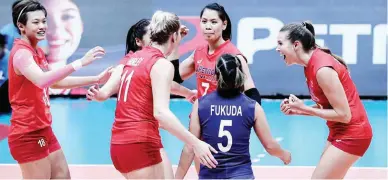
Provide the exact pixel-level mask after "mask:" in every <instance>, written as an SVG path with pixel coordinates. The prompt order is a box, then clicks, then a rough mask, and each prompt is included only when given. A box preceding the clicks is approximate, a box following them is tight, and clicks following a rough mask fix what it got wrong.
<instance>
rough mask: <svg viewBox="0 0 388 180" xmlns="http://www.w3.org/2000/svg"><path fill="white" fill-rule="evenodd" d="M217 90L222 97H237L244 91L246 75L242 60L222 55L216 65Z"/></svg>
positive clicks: (229, 55)
mask: <svg viewBox="0 0 388 180" xmlns="http://www.w3.org/2000/svg"><path fill="white" fill-rule="evenodd" d="M216 77H217V90H218V92H219V93H220V94H221V95H222V96H229V97H230V96H235V95H237V94H239V93H241V92H242V91H243V90H244V82H245V74H244V73H243V71H242V66H241V62H240V59H239V58H238V57H237V56H233V55H231V54H224V55H222V56H221V57H220V58H219V59H218V60H217V63H216Z"/></svg>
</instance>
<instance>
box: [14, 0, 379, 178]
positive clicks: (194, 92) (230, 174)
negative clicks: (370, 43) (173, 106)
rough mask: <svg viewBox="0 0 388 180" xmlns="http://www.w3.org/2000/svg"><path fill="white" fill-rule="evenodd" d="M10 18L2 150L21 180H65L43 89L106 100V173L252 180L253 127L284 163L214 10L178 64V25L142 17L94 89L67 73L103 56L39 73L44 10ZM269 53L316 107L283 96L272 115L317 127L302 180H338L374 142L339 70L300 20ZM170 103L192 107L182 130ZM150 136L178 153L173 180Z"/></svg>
mask: <svg viewBox="0 0 388 180" xmlns="http://www.w3.org/2000/svg"><path fill="white" fill-rule="evenodd" d="M12 18H13V23H14V25H15V26H16V27H17V28H18V30H19V33H20V34H21V38H18V39H15V41H14V46H13V47H12V50H11V53H10V57H9V65H8V69H9V70H8V72H9V99H10V103H11V107H12V110H13V113H12V116H11V128H10V133H9V135H8V143H9V148H10V152H11V155H12V157H13V158H14V159H15V160H16V161H17V162H18V163H19V165H20V169H21V172H22V176H23V178H26V179H37V178H45V179H50V178H55V179H57V178H61V179H70V178H71V176H70V171H69V168H68V164H67V161H66V158H65V156H64V153H63V151H62V148H61V146H60V143H59V142H58V140H57V139H56V136H55V134H54V132H53V130H52V128H51V124H52V116H51V112H50V100H49V94H48V89H49V88H53V89H67V88H75V87H83V86H90V88H89V89H88V92H87V95H86V97H87V99H89V100H94V101H104V100H106V99H108V98H110V97H112V96H113V95H117V103H116V109H115V117H114V123H113V126H112V137H111V143H110V155H111V160H112V162H113V165H114V167H115V168H116V170H117V171H119V172H120V173H121V174H122V175H123V176H124V177H125V178H127V179H133V178H144V179H146V178H147V179H148V178H151V179H164V178H165V179H173V178H177V179H183V178H184V177H185V175H186V173H187V172H188V170H189V168H190V166H191V164H192V162H193V161H194V163H195V168H196V171H197V173H198V177H199V178H200V179H255V176H254V173H253V170H252V162H251V157H250V152H249V145H250V143H249V142H250V135H251V130H252V129H253V130H254V131H255V133H256V135H257V137H258V139H259V140H260V142H261V144H262V145H263V147H264V148H265V150H266V152H268V153H269V154H270V155H272V156H275V157H277V158H279V159H280V160H281V161H282V162H284V164H285V165H288V164H289V163H290V162H291V153H290V152H289V151H287V150H285V149H283V148H282V147H281V146H280V145H279V144H278V142H277V141H276V140H275V139H274V138H273V137H272V135H271V132H270V128H269V125H268V123H267V119H266V116H265V112H264V110H263V108H262V107H261V96H260V93H259V90H258V89H257V88H256V86H255V84H254V81H253V79H252V76H251V75H250V72H249V66H248V63H247V59H246V58H245V56H244V54H242V53H241V52H240V51H239V50H238V49H237V48H236V46H235V45H234V44H233V43H232V42H231V38H232V37H231V34H232V24H231V21H230V18H229V16H228V14H227V12H226V10H225V9H224V7H223V6H222V5H220V4H218V3H211V4H208V5H206V6H205V7H204V8H203V9H202V10H201V12H200V27H201V31H202V35H203V37H204V39H205V40H206V43H204V44H200V45H198V46H197V47H195V50H194V51H193V53H192V54H191V55H190V56H189V57H188V58H186V59H185V60H183V61H181V62H180V61H179V53H178V47H179V44H180V41H181V40H182V38H184V37H185V36H186V35H187V34H188V33H189V29H188V28H186V27H185V26H183V25H182V24H181V22H180V20H179V17H178V16H177V15H175V14H174V13H171V12H165V11H156V12H155V13H154V14H153V16H152V18H151V19H142V20H140V21H138V22H137V23H136V24H134V25H132V26H131V28H130V29H129V30H128V34H127V38H126V51H125V55H124V57H122V59H121V60H120V62H119V63H118V64H116V65H114V67H113V68H107V69H106V70H105V71H103V72H102V73H101V74H100V75H99V76H98V77H99V78H98V79H95V78H90V77H80V76H77V77H72V76H69V75H70V74H71V73H73V72H75V71H77V70H79V69H81V68H82V67H84V66H87V65H89V64H91V63H93V62H94V61H96V60H98V59H101V58H102V60H103V56H104V55H105V50H104V49H103V48H102V47H95V48H92V49H90V50H89V51H88V52H87V53H86V54H85V55H84V56H83V57H82V58H80V59H78V60H75V61H74V62H72V63H69V64H67V65H64V66H62V67H59V68H56V69H50V68H49V66H48V63H47V60H46V58H45V55H44V53H43V51H42V49H40V48H39V47H38V46H37V43H38V42H39V41H41V40H44V39H45V32H46V29H47V23H46V18H47V12H46V9H45V7H44V6H43V5H42V4H40V3H39V2H38V1H36V0H17V1H16V2H14V4H13V6H12ZM276 50H277V51H278V52H279V53H280V55H281V57H282V58H283V59H284V61H285V63H286V64H287V65H293V64H296V65H300V66H303V67H304V73H305V76H306V79H307V86H308V88H309V92H310V95H311V98H312V100H313V101H314V102H316V104H315V105H314V106H307V105H305V104H304V103H303V101H302V100H300V99H299V98H297V97H296V96H294V95H292V94H291V95H290V96H289V98H286V99H284V100H283V101H282V103H281V105H280V111H281V112H282V113H284V114H286V115H306V116H316V117H320V118H322V119H324V120H326V121H327V126H328V128H329V130H330V131H329V136H328V138H327V143H326V147H325V149H324V150H323V153H322V156H321V159H320V161H319V163H318V165H317V167H316V168H315V170H314V172H313V174H312V178H320V179H325V178H339V179H341V178H344V176H345V175H346V173H347V171H348V170H349V168H350V167H351V166H352V165H353V164H354V163H355V162H356V161H357V160H358V159H359V158H360V157H362V156H363V155H364V153H365V152H366V151H367V149H368V147H369V145H370V142H371V140H372V136H373V134H372V128H371V126H370V124H369V120H368V117H367V114H366V111H365V108H364V106H363V104H362V102H361V100H360V97H359V95H358V92H357V89H356V87H355V85H354V83H353V81H352V79H351V78H350V75H349V72H348V69H347V66H346V64H345V63H344V61H343V60H342V58H341V57H339V56H337V55H335V54H332V53H331V52H330V50H328V49H326V48H323V47H319V46H318V45H317V44H316V43H315V31H314V27H313V25H312V24H311V23H310V22H302V23H290V24H287V25H285V26H284V27H283V28H282V29H281V30H280V32H279V34H278V38H277V48H276ZM193 75H195V77H196V81H197V87H196V89H188V88H186V87H184V86H183V85H182V84H181V83H182V82H183V81H185V80H186V79H188V78H190V77H191V76H193ZM96 83H98V84H99V85H95V84H96ZM171 94H175V95H179V96H183V97H185V98H186V99H187V100H188V101H190V102H191V103H192V104H193V105H192V112H191V113H190V114H188V116H189V117H190V124H189V128H188V129H187V128H186V127H184V126H183V125H182V124H181V122H180V120H179V119H178V118H177V117H176V116H175V114H174V113H173V112H172V111H171V110H170V109H169V103H170V95H171ZM160 128H162V129H164V130H167V131H168V132H169V133H171V134H172V135H174V136H176V137H177V138H178V139H180V140H181V141H183V142H184V143H185V146H184V148H183V150H182V154H181V157H180V161H179V165H178V167H177V169H176V172H175V174H174V172H173V169H172V165H171V163H170V161H169V160H168V157H167V155H166V152H165V151H164V148H163V144H162V141H161V137H160V134H159V130H160ZM306 158H308V157H306Z"/></svg>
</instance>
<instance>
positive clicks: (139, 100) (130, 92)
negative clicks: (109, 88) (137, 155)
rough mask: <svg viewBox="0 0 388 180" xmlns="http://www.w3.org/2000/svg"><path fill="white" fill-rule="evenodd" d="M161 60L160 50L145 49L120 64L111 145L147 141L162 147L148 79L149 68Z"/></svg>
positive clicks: (129, 55)
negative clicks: (122, 67)
mask: <svg viewBox="0 0 388 180" xmlns="http://www.w3.org/2000/svg"><path fill="white" fill-rule="evenodd" d="M161 58H164V55H163V54H162V52H161V51H159V50H158V49H156V48H153V47H145V48H143V49H142V50H140V51H137V52H135V53H132V52H131V53H129V54H127V55H126V56H125V57H124V59H123V60H121V61H120V63H121V64H123V65H124V70H123V74H122V75H121V83H120V87H119V92H118V95H117V106H116V112H115V122H114V123H113V127H112V141H111V143H112V144H130V143H139V142H151V143H156V144H157V145H158V146H160V147H162V144H161V138H160V135H159V122H158V121H157V120H156V119H155V117H154V113H153V108H154V107H153V106H154V103H153V96H152V86H151V77H150V73H151V69H152V66H153V65H154V64H155V63H156V61H158V60H159V59H161Z"/></svg>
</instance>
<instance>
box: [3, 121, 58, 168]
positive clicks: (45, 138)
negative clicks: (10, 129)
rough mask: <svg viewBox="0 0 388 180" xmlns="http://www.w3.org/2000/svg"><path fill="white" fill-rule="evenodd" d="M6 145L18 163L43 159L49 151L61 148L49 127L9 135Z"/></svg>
mask: <svg viewBox="0 0 388 180" xmlns="http://www.w3.org/2000/svg"><path fill="white" fill-rule="evenodd" d="M8 145H9V149H10V151H11V155H12V157H13V158H14V159H15V160H16V161H17V162H18V163H19V164H22V163H27V162H32V161H36V160H39V159H43V158H45V157H47V156H48V155H49V154H50V153H52V152H54V151H56V150H59V149H61V145H60V144H59V142H58V140H57V138H56V137H55V135H54V133H53V130H52V129H51V127H46V128H44V129H40V130H37V131H33V132H29V133H26V134H23V135H20V136H18V137H17V138H13V137H9V138H8Z"/></svg>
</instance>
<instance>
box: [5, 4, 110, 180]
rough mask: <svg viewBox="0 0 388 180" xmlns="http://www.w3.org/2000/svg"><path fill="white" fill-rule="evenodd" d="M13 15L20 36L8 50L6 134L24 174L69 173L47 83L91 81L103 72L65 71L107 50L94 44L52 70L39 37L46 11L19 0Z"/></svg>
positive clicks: (68, 84)
mask: <svg viewBox="0 0 388 180" xmlns="http://www.w3.org/2000/svg"><path fill="white" fill-rule="evenodd" d="M12 18H13V23H14V25H15V27H17V28H18V31H19V33H20V35H21V38H20V39H19V38H18V39H15V41H14V45H13V47H12V50H11V52H10V57H9V64H8V72H9V73H8V74H9V99H10V104H11V107H12V110H13V112H12V117H11V128H10V133H9V136H8V144H9V149H10V152H11V154H12V157H13V158H14V159H15V160H16V161H17V162H18V163H19V165H20V168H21V172H22V175H23V178H26V179H29V178H31V179H32V178H34V179H35V178H44V179H49V178H64V179H65V178H66V179H68V178H70V172H69V168H68V166H67V162H66V158H65V156H64V153H63V151H62V150H61V146H60V144H59V142H58V141H57V139H56V136H55V134H54V132H53V131H52V129H51V123H52V117H51V112H50V98H49V95H48V88H49V87H54V86H55V87H56V88H68V87H79V86H84V85H89V84H92V83H95V82H96V81H97V80H98V81H100V80H102V79H103V78H105V79H107V77H106V76H105V75H107V74H108V73H107V72H105V73H102V75H101V76H100V77H101V78H94V77H79V78H71V77H68V75H70V74H71V73H73V72H74V71H76V70H79V69H80V68H82V67H83V66H86V65H88V64H90V63H92V62H93V61H95V60H96V59H99V58H101V57H99V56H102V55H104V54H105V51H104V49H102V48H101V47H95V48H93V49H91V50H90V51H88V52H87V53H86V54H85V56H84V57H82V58H81V59H79V60H76V61H74V62H73V63H71V64H68V65H64V66H62V67H60V68H58V69H55V70H50V68H49V67H48V63H47V60H46V58H45V55H44V53H43V51H42V49H41V48H39V47H38V46H37V44H38V42H39V41H41V40H44V39H45V36H46V30H47V24H46V18H47V11H46V9H45V7H44V6H43V5H42V4H40V3H39V2H38V1H36V0H17V1H15V2H14V4H13V5H12Z"/></svg>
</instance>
